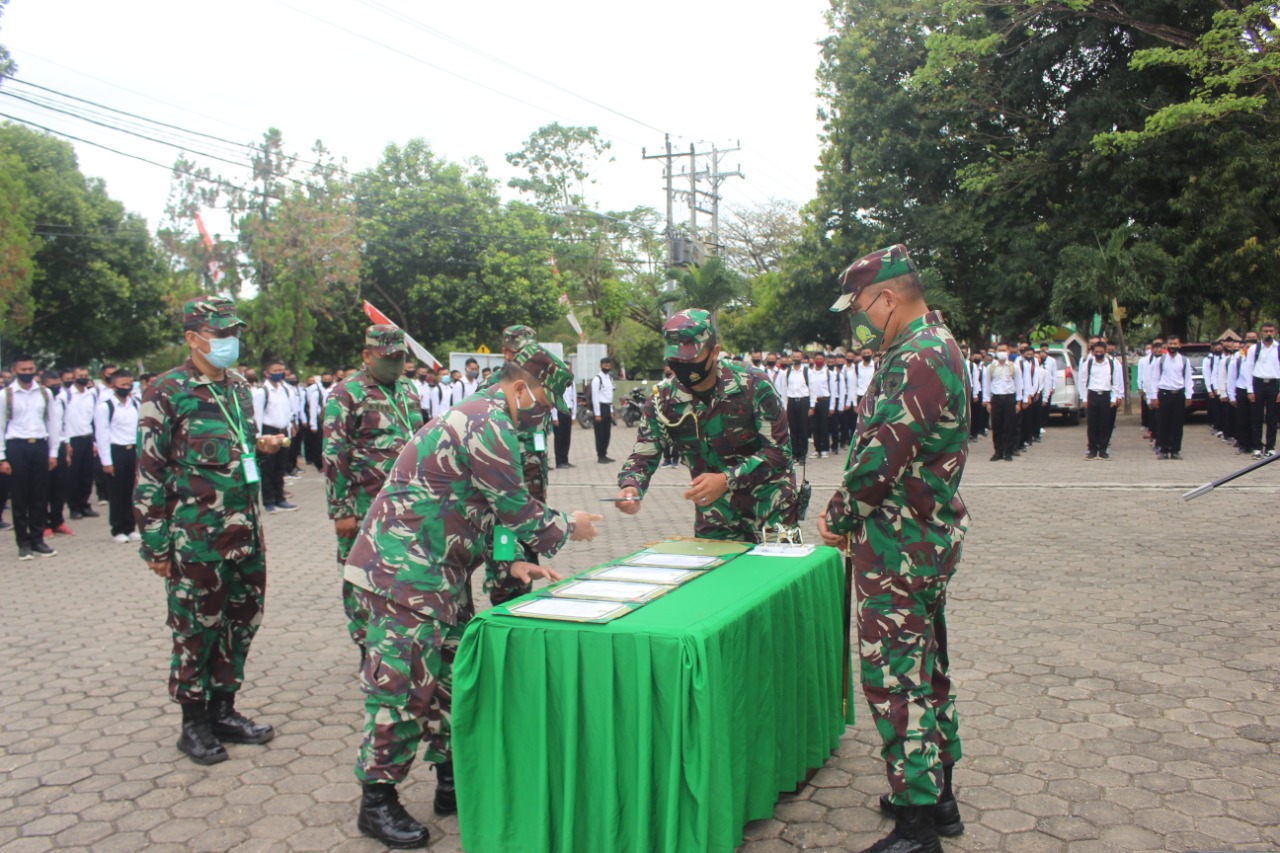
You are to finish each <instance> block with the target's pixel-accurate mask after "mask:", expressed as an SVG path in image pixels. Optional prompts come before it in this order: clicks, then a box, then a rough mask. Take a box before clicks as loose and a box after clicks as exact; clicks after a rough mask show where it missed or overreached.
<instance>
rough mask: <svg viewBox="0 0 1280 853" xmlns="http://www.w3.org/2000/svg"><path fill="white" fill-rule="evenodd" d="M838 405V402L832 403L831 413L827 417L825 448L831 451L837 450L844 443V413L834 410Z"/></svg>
mask: <svg viewBox="0 0 1280 853" xmlns="http://www.w3.org/2000/svg"><path fill="white" fill-rule="evenodd" d="M838 405H839V402H838V401H834V400H833V401H832V403H831V407H832V408H831V411H830V412H829V413H828V415H827V447H829V448H831V449H832V450H839V449H840V445H841V444H843V443H844V442H843V441H841V439H843V438H844V414H845V413H844V412H843V411H841V410H840V409H837V408H835V407H836V406H838Z"/></svg>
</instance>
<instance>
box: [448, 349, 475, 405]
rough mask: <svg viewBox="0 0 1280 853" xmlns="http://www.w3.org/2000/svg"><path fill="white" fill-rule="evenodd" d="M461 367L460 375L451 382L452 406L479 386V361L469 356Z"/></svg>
mask: <svg viewBox="0 0 1280 853" xmlns="http://www.w3.org/2000/svg"><path fill="white" fill-rule="evenodd" d="M463 368H464V369H463V372H462V375H461V376H460V377H457V378H456V379H455V381H454V383H453V389H452V390H453V402H452V405H454V406H456V405H458V404H459V403H461V402H462V401H463V400H465V399H467V398H468V397H470V396H471V395H472V394H474V393H476V391H477V390H479V388H480V382H481V379H480V362H478V361H476V360H475V359H474V358H469V359H467V361H466V363H465V364H463Z"/></svg>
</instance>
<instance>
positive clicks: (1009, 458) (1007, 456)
mask: <svg viewBox="0 0 1280 853" xmlns="http://www.w3.org/2000/svg"><path fill="white" fill-rule="evenodd" d="M1004 461H1005V462H1012V461H1013V454H1012V453H1006V454H1005V455H1004Z"/></svg>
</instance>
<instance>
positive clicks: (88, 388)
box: [63, 366, 98, 521]
mask: <svg viewBox="0 0 1280 853" xmlns="http://www.w3.org/2000/svg"><path fill="white" fill-rule="evenodd" d="M71 383H72V384H71V389H70V390H69V391H64V392H63V397H64V399H65V400H66V404H67V411H66V415H65V418H64V423H65V425H66V428H67V454H68V456H69V459H68V466H69V467H68V469H67V507H68V509H69V510H70V514H71V520H72V521H77V520H79V519H81V518H97V517H98V513H97V511H95V510H94V508H93V507H92V506H90V503H91V502H92V497H93V471H94V463H95V462H96V461H97V457H96V456H95V455H94V452H93V415H94V412H95V410H96V409H97V408H98V389H97V388H94V387H93V385H92V381H91V380H90V379H89V371H88V369H86V368H84V367H79V366H77V367H75V368H73V369H72V379H71Z"/></svg>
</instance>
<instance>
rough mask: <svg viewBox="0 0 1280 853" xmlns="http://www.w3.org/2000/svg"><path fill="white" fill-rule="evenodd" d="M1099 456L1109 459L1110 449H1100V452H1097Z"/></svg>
mask: <svg viewBox="0 0 1280 853" xmlns="http://www.w3.org/2000/svg"><path fill="white" fill-rule="evenodd" d="M1099 456H1101V457H1102V458H1103V459H1110V458H1111V451H1110V450H1104V451H1102V453H1100V454H1099Z"/></svg>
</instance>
